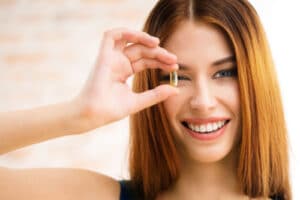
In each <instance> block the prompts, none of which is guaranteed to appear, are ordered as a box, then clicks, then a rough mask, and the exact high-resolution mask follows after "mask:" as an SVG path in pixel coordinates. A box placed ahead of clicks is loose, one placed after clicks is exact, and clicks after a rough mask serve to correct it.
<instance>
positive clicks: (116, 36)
mask: <svg viewBox="0 0 300 200" xmlns="http://www.w3.org/2000/svg"><path fill="white" fill-rule="evenodd" d="M104 38H105V39H104V40H105V41H106V42H110V43H111V42H112V44H115V42H116V41H125V44H127V43H139V44H142V45H145V46H148V47H156V46H157V45H158V44H159V39H158V38H157V37H154V36H151V35H149V34H148V33H145V32H142V31H135V30H130V29H127V28H116V29H112V30H110V31H107V32H105V33H104Z"/></svg>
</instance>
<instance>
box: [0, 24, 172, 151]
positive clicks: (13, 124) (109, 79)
mask: <svg viewBox="0 0 300 200" xmlns="http://www.w3.org/2000/svg"><path fill="white" fill-rule="evenodd" d="M175 63H176V57H175V56H174V55H172V54H170V53H168V52H167V51H166V50H164V49H163V48H161V47H159V41H158V39H157V38H154V37H152V36H150V35H148V34H146V33H143V32H139V31H132V30H128V29H124V28H120V29H113V30H110V31H107V32H106V33H105V34H104V37H103V41H102V43H101V48H100V53H99V56H98V58H97V61H96V64H95V67H94V70H93V71H92V72H91V74H90V76H89V78H88V80H87V81H86V84H85V85H84V87H83V88H82V90H81V92H80V93H79V95H78V96H76V97H75V98H73V99H72V100H70V101H67V102H63V103H59V104H55V105H48V106H44V107H39V108H34V109H29V110H20V111H12V112H6V113H0V127H1V129H0V154H4V153H6V152H9V151H12V150H15V149H17V148H20V147H24V146H27V145H31V144H34V143H38V142H41V141H45V140H48V139H52V138H56V137H61V136H65V135H71V134H79V133H83V132H86V131H88V130H91V129H94V128H97V127H99V126H103V125H105V124H107V123H110V122H112V121H116V120H119V119H122V118H123V117H126V116H128V115H129V114H132V113H134V112H137V111H139V110H141V109H143V108H145V107H148V106H151V105H153V104H156V103H158V102H160V101H162V100H164V99H166V98H167V97H168V96H170V95H172V94H176V93H177V90H176V89H175V88H174V87H171V86H168V85H163V86H159V87H157V88H155V89H153V90H150V91H147V92H144V93H142V94H136V93H133V92H132V91H131V88H130V87H129V86H128V85H127V84H126V80H127V78H128V77H129V76H131V75H133V74H134V73H137V72H139V71H141V70H144V69H145V68H156V67H159V68H162V69H163V70H166V71H172V70H174V69H176V68H177V65H176V64H175ZM117 105H118V106H117Z"/></svg>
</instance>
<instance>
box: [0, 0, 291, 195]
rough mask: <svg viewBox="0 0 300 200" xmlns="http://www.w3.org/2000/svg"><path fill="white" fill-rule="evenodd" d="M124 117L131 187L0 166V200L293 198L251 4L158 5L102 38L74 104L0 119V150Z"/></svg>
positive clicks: (177, 0) (89, 175)
mask: <svg viewBox="0 0 300 200" xmlns="http://www.w3.org/2000/svg"><path fill="white" fill-rule="evenodd" d="M158 38H159V39H158ZM171 72H176V73H177V76H178V83H177V84H176V87H174V86H170V85H169V84H168V83H169V79H170V73H171ZM134 74H135V78H134V81H133V90H132V89H131V88H130V87H128V85H127V84H126V81H127V79H128V78H129V77H130V76H132V75H134ZM172 78H173V77H172ZM175 83H176V82H175ZM129 115H130V131H131V134H130V137H131V147H130V158H129V164H130V166H129V168H130V170H129V171H130V180H121V181H118V180H114V179H112V178H110V177H107V176H104V175H102V174H99V173H95V172H91V171H88V170H78V169H28V170H15V169H6V168H2V167H0V199H9V200H17V199H31V200H38V199H44V200H47V199H49V200H50V199H56V200H60V199H61V200H65V199H72V200H81V199H90V200H98V199H108V200H117V199H121V200H128V199H131V200H132V199H138V200H141V199H145V200H154V199H155V200H182V199H189V200H198V199H201V200H211V199H220V200H228V199H230V200H246V199H254V200H262V199H263V200H266V199H273V200H279V199H280V200H291V198H292V197H291V191H290V181H289V171H288V169H289V167H288V153H287V133H286V127H285V120H284V114H283V109H282V104H281V97H280V92H279V87H278V84H277V80H276V74H275V72H274V66H273V63H272V58H271V54H270V52H269V49H268V44H267V39H266V37H265V34H264V31H263V27H262V26H261V24H260V20H259V17H258V15H257V13H256V11H255V10H254V8H253V7H252V6H251V5H250V3H249V2H248V1H240V0H223V1H220V0H201V1H199V0H188V1H187V0H160V1H158V2H157V4H156V6H155V7H154V8H153V10H152V12H151V13H150V15H149V17H148V19H147V21H146V24H145V27H144V32H140V31H133V30H129V29H126V28H116V29H112V30H109V31H107V32H105V33H104V37H103V40H102V44H101V49H100V53H99V55H98V58H97V62H96V64H95V67H94V70H93V71H92V72H91V74H90V76H89V79H88V80H87V81H86V83H85V85H84V87H83V88H82V90H81V92H80V93H79V94H78V95H77V96H76V97H74V98H73V99H72V100H70V101H67V102H64V103H59V104H56V105H49V106H44V107H40V108H36V109H31V110H23V111H15V112H8V113H0V127H1V129H0V153H6V152H9V151H11V150H14V149H17V148H20V147H23V146H26V145H30V144H34V143H38V142H41V141H45V140H48V139H52V138H55V137H61V136H66V135H72V134H73V135H75V134H80V133H84V132H86V131H89V130H92V129H95V128H97V127H100V126H104V125H106V124H109V123H111V122H114V121H117V120H119V119H122V118H124V117H126V116H129Z"/></svg>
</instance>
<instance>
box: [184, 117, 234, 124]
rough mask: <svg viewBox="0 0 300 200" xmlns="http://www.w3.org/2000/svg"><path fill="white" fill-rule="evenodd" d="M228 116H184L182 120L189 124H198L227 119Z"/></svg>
mask: <svg viewBox="0 0 300 200" xmlns="http://www.w3.org/2000/svg"><path fill="white" fill-rule="evenodd" d="M228 120H230V118H228V117H210V118H203V119H201V118H186V119H183V120H182V122H187V123H190V124H195V125H200V124H207V123H214V122H218V121H228Z"/></svg>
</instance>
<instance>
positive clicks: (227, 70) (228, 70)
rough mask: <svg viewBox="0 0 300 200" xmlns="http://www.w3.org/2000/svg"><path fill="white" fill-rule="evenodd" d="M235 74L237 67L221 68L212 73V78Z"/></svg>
mask: <svg viewBox="0 0 300 200" xmlns="http://www.w3.org/2000/svg"><path fill="white" fill-rule="evenodd" d="M235 76H237V68H236V67H234V68H232V69H226V70H221V71H219V72H217V73H216V74H215V75H214V78H223V77H235Z"/></svg>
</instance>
